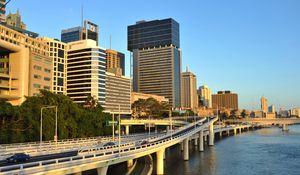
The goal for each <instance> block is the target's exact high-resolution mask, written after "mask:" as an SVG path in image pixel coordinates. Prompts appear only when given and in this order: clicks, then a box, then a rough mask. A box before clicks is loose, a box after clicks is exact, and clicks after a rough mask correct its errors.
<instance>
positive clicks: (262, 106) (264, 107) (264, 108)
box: [260, 96, 268, 113]
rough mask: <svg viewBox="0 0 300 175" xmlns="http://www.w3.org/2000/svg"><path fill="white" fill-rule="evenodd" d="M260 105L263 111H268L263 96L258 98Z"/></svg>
mask: <svg viewBox="0 0 300 175" xmlns="http://www.w3.org/2000/svg"><path fill="white" fill-rule="evenodd" d="M260 106H261V110H262V111H263V112H265V113H267V112H268V100H267V99H266V98H265V97H264V96H262V97H261V98H260Z"/></svg>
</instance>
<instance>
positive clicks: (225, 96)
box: [212, 91, 239, 110]
mask: <svg viewBox="0 0 300 175" xmlns="http://www.w3.org/2000/svg"><path fill="white" fill-rule="evenodd" d="M212 106H213V108H215V109H216V108H219V109H220V108H226V109H236V110H237V109H238V108H239V107H238V106H239V105H238V95H237V94H235V93H231V92H230V91H218V94H213V95H212Z"/></svg>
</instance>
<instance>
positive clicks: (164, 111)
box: [131, 98, 170, 118]
mask: <svg viewBox="0 0 300 175" xmlns="http://www.w3.org/2000/svg"><path fill="white" fill-rule="evenodd" d="M131 108H132V111H133V116H134V117H136V118H139V117H148V116H151V117H156V118H157V117H168V116H169V110H170V105H169V104H168V103H166V102H159V101H157V100H156V99H154V98H148V99H146V100H144V99H139V100H137V101H135V102H134V103H133V104H132V106H131Z"/></svg>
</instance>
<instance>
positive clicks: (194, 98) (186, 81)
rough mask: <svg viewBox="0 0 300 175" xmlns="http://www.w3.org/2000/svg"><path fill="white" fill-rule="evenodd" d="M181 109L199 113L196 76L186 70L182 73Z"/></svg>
mask: <svg viewBox="0 0 300 175" xmlns="http://www.w3.org/2000/svg"><path fill="white" fill-rule="evenodd" d="M181 107H182V108H184V109H191V110H193V111H197V109H198V94H197V80H196V75H195V74H193V73H192V72H190V71H188V68H187V69H186V72H182V73H181Z"/></svg>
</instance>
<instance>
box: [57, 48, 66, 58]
mask: <svg viewBox="0 0 300 175" xmlns="http://www.w3.org/2000/svg"><path fill="white" fill-rule="evenodd" d="M58 57H60V58H64V57H65V53H64V51H63V50H61V49H58Z"/></svg>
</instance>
